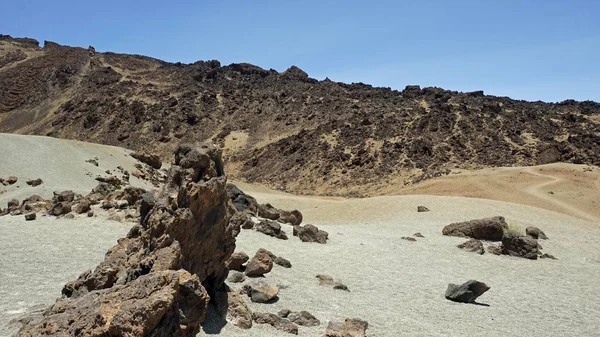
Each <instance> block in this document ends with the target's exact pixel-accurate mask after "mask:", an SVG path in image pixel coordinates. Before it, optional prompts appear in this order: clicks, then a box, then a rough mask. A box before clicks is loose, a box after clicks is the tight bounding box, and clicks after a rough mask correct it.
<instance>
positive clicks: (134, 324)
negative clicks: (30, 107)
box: [19, 146, 239, 336]
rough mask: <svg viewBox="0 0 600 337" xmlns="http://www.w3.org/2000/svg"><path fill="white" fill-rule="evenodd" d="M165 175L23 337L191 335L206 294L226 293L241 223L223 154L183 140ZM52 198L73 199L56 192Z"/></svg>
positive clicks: (200, 316) (28, 322) (33, 320)
mask: <svg viewBox="0 0 600 337" xmlns="http://www.w3.org/2000/svg"><path fill="white" fill-rule="evenodd" d="M175 154H176V155H175V157H176V159H175V162H174V164H173V166H172V167H171V169H170V171H169V179H168V181H167V183H166V184H165V186H164V187H163V189H162V190H161V191H160V193H158V195H157V196H156V200H153V199H152V198H149V197H144V198H142V201H141V203H142V205H141V208H140V213H142V214H141V217H140V224H139V225H136V226H134V227H133V228H132V229H131V230H130V231H129V233H128V234H127V236H126V237H125V238H122V239H120V240H119V241H118V243H117V245H116V246H114V247H112V248H111V249H110V250H109V251H108V253H107V254H106V257H105V259H104V261H103V262H101V263H100V264H99V265H98V266H97V267H96V268H95V269H94V270H93V271H91V270H90V271H86V272H84V273H83V274H81V276H80V277H79V278H78V279H77V280H75V281H73V282H69V283H67V284H66V285H65V286H64V288H63V290H62V294H63V298H62V299H60V300H58V301H57V302H56V303H55V304H54V305H53V306H52V307H50V308H49V309H48V310H46V311H45V312H44V313H43V314H41V315H37V316H33V317H30V318H29V319H27V320H26V321H25V323H26V324H25V325H24V327H23V328H22V329H21V330H20V332H19V335H20V336H40V335H51V336H64V335H86V336H109V335H115V334H121V335H128V336H194V335H195V334H196V333H197V332H198V329H199V327H200V324H201V323H202V322H203V320H204V316H205V313H206V308H207V305H208V302H209V299H210V298H211V297H214V296H216V294H217V293H219V292H223V291H224V290H226V289H223V288H224V284H223V282H224V280H225V278H226V277H227V273H228V270H227V268H226V265H225V262H226V261H227V259H229V257H230V256H231V254H232V253H233V251H234V249H235V236H236V235H237V233H239V228H237V227H236V226H235V224H233V223H230V221H229V219H230V217H231V215H232V214H233V213H234V212H235V209H234V207H233V205H232V204H231V203H230V202H229V200H230V197H229V195H228V194H227V190H226V188H225V185H226V177H225V176H224V175H223V172H222V163H221V159H220V158H221V157H220V152H219V151H218V150H216V149H215V148H212V147H195V146H180V147H178V148H177V150H176V153H175ZM55 199H56V201H57V202H70V201H71V202H72V201H73V196H72V193H60V194H57V195H56V197H55Z"/></svg>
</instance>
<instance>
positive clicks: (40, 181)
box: [25, 178, 44, 187]
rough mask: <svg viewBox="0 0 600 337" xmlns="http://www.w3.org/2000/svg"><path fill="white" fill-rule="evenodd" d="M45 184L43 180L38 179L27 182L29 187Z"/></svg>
mask: <svg viewBox="0 0 600 337" xmlns="http://www.w3.org/2000/svg"><path fill="white" fill-rule="evenodd" d="M43 182H44V181H43V180H42V179H40V178H37V179H31V180H27V181H26V182H25V183H27V185H29V186H33V187H35V186H39V185H41V184H42V183H43Z"/></svg>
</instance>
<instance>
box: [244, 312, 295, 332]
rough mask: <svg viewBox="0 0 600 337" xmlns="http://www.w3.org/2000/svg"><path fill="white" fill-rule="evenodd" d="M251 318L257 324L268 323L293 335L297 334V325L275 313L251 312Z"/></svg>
mask: <svg viewBox="0 0 600 337" xmlns="http://www.w3.org/2000/svg"><path fill="white" fill-rule="evenodd" d="M252 319H253V320H254V322H256V323H257V324H269V325H271V326H272V327H274V328H275V329H277V330H280V331H284V332H287V333H291V334H294V335H297V334H298V326H297V325H296V324H294V323H292V322H290V321H289V320H288V319H286V318H283V317H280V316H277V315H275V314H268V313H262V312H255V313H252Z"/></svg>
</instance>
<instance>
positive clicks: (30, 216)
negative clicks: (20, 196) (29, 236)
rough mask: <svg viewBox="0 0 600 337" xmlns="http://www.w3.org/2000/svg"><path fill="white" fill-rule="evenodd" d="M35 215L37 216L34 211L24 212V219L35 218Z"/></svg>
mask: <svg viewBox="0 0 600 337" xmlns="http://www.w3.org/2000/svg"><path fill="white" fill-rule="evenodd" d="M36 217H37V214H35V212H30V213H27V214H25V220H27V221H31V220H35V218H36Z"/></svg>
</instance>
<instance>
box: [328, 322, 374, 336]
mask: <svg viewBox="0 0 600 337" xmlns="http://www.w3.org/2000/svg"><path fill="white" fill-rule="evenodd" d="M368 327H369V323H367V321H363V320H362V319H360V318H346V320H344V321H343V322H334V321H330V322H329V324H328V325H327V329H326V330H325V334H324V335H323V336H324V337H366V336H367V328H368Z"/></svg>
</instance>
